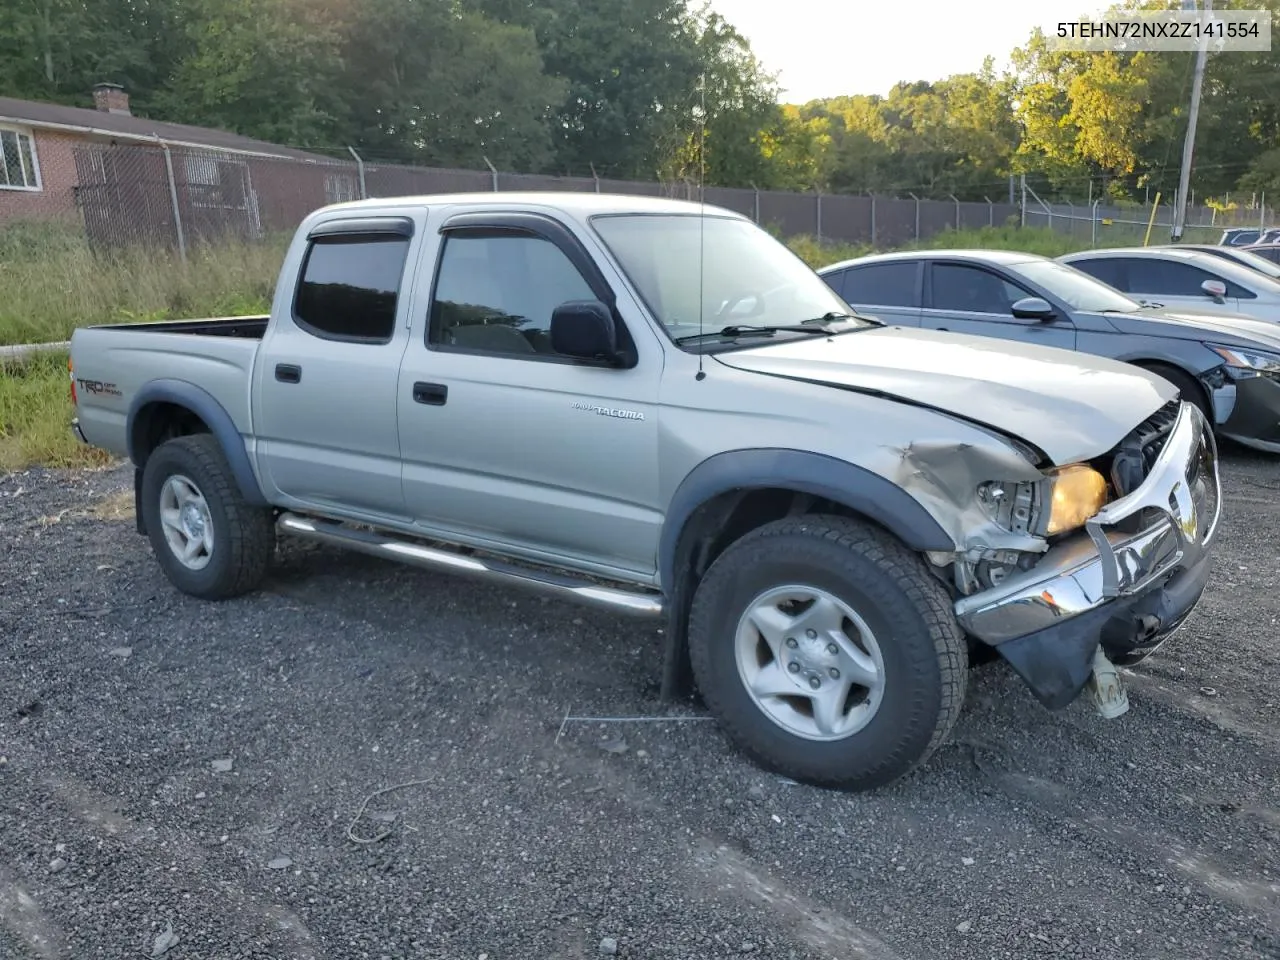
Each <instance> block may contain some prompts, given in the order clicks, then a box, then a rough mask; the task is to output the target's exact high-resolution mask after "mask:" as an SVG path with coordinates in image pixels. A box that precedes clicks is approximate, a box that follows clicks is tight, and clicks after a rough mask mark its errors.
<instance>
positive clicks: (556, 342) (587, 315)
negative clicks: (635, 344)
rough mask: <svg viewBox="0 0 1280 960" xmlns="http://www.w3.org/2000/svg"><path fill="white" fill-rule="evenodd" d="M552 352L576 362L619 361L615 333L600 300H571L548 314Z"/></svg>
mask: <svg viewBox="0 0 1280 960" xmlns="http://www.w3.org/2000/svg"><path fill="white" fill-rule="evenodd" d="M551 349H553V350H554V351H555V352H556V353H558V354H561V355H562V356H566V357H575V358H576V359H578V360H595V361H603V362H607V363H617V362H618V330H617V328H616V327H615V326H614V323H613V314H612V313H610V312H609V308H608V307H606V306H605V305H604V304H603V303H601V302H600V301H599V300H570V301H569V302H568V303H562V304H560V306H558V307H556V308H555V310H553V311H552V312H551Z"/></svg>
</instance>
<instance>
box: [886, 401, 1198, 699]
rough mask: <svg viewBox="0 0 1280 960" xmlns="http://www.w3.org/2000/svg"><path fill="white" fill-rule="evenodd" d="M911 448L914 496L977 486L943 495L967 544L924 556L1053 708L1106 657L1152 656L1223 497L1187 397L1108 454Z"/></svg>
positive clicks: (1173, 624) (1190, 600) (972, 622)
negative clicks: (1052, 461)
mask: <svg viewBox="0 0 1280 960" xmlns="http://www.w3.org/2000/svg"><path fill="white" fill-rule="evenodd" d="M911 453H912V454H913V455H912V457H911V466H910V468H909V469H908V471H907V472H910V473H911V474H912V476H911V477H910V478H906V477H903V478H902V479H903V480H910V481H913V482H914V485H915V492H916V494H917V495H918V496H919V495H920V494H921V491H922V489H924V488H930V489H932V490H933V491H934V492H935V495H937V496H940V495H941V492H942V489H943V488H947V489H949V490H950V491H952V492H953V494H952V495H953V496H954V491H955V490H957V489H960V488H962V486H963V485H965V484H970V485H969V486H968V489H970V490H976V495H975V497H974V502H973V504H972V505H970V506H969V507H967V508H965V509H964V510H963V511H961V512H960V513H958V514H956V513H955V506H954V501H953V502H952V507H951V509H952V512H953V515H954V516H955V521H954V522H955V524H956V526H957V529H956V530H954V531H949V532H952V533H953V535H955V536H956V542H957V543H959V544H962V545H964V547H965V548H966V549H965V552H963V553H960V554H957V555H955V556H953V557H946V558H944V557H943V556H941V555H938V556H931V559H932V560H933V562H934V563H935V564H937V565H939V566H941V565H942V564H943V563H944V561H950V562H951V570H952V576H953V577H954V580H955V589H956V592H957V593H958V594H959V598H958V599H957V601H956V603H955V613H956V617H957V619H958V621H959V623H960V625H961V626H962V628H963V629H964V630H965V631H966V632H967V633H968V634H969V635H970V636H971V637H972V638H974V639H975V640H976V641H978V642H980V643H983V644H986V645H989V646H991V647H993V648H995V649H996V650H997V651H998V652H999V653H1000V655H1001V656H1002V657H1003V658H1004V659H1005V660H1006V661H1008V662H1009V664H1010V665H1011V666H1012V667H1013V668H1014V670H1015V671H1017V673H1018V674H1019V675H1020V676H1021V677H1022V678H1023V680H1024V681H1025V682H1026V683H1027V684H1028V686H1029V687H1030V688H1031V690H1032V691H1033V693H1034V694H1035V696H1036V697H1037V698H1038V699H1039V700H1040V702H1041V703H1043V704H1044V705H1045V706H1046V707H1048V708H1050V709H1058V708H1061V707H1064V706H1066V705H1067V704H1068V703H1070V702H1072V701H1073V700H1074V699H1075V698H1076V697H1077V696H1079V694H1080V692H1081V691H1082V690H1083V688H1084V687H1085V685H1086V683H1088V682H1089V680H1090V677H1091V676H1092V677H1094V678H1095V680H1099V678H1100V677H1102V678H1106V677H1111V678H1113V679H1114V670H1113V669H1111V663H1118V664H1121V665H1127V664H1131V663H1135V662H1137V661H1138V660H1141V659H1143V658H1144V657H1145V656H1147V655H1148V654H1150V653H1151V652H1152V651H1153V650H1154V649H1155V648H1156V647H1157V646H1159V644H1161V643H1162V642H1163V641H1164V640H1165V639H1166V638H1167V637H1168V636H1170V635H1171V634H1172V633H1173V632H1174V631H1175V630H1176V629H1177V628H1178V627H1179V626H1180V625H1181V624H1182V622H1183V621H1184V620H1185V619H1186V617H1187V615H1188V614H1189V613H1190V612H1191V610H1192V609H1193V608H1194V607H1195V605H1196V603H1197V602H1198V601H1199V599H1200V596H1201V594H1202V593H1203V591H1204V588H1205V584H1206V582H1207V580H1208V576H1209V567H1210V559H1209V551H1208V547H1209V544H1210V541H1211V540H1212V538H1213V536H1214V533H1215V531H1216V529H1217V526H1218V521H1219V518H1220V515H1221V499H1222V498H1221V485H1220V480H1219V475H1218V455H1217V447H1216V445H1215V443H1214V438H1213V430H1212V427H1211V426H1210V424H1209V423H1208V422H1207V421H1206V419H1205V418H1204V416H1203V415H1202V414H1201V413H1200V412H1199V410H1197V409H1196V408H1195V407H1194V406H1193V405H1192V404H1189V403H1180V402H1179V401H1176V400H1175V401H1171V402H1170V403H1169V404H1167V405H1166V406H1165V407H1163V408H1161V409H1160V410H1159V411H1157V412H1156V413H1155V414H1153V415H1152V416H1151V417H1149V418H1148V419H1147V420H1145V421H1143V423H1142V424H1140V425H1139V426H1138V427H1137V428H1135V429H1134V430H1133V431H1132V432H1131V433H1130V434H1129V435H1128V436H1127V437H1126V438H1125V439H1124V440H1123V441H1122V442H1121V443H1120V444H1119V445H1118V446H1117V447H1116V448H1115V449H1114V450H1113V451H1111V453H1110V454H1108V455H1107V456H1106V457H1102V458H1099V459H1097V460H1094V461H1092V462H1090V463H1088V464H1072V465H1070V466H1067V467H1063V468H1059V469H1057V470H1053V471H1046V472H1041V471H1039V470H1037V469H1035V468H1034V467H1030V461H1029V460H1028V461H1024V462H1023V463H1022V465H1021V467H1018V466H1017V465H1015V464H1014V463H1012V462H1010V463H999V464H997V463H987V462H983V460H984V459H990V458H991V457H992V456H998V455H996V454H984V455H983V457H982V458H978V459H977V461H976V462H975V461H974V458H965V457H957V456H956V451H955V449H954V447H953V448H952V452H951V457H950V458H946V459H944V458H941V457H939V458H936V459H935V458H932V457H929V456H928V455H927V453H925V452H924V451H916V450H913V451H911ZM922 453H925V455H924V456H920V454H922ZM1011 459H1016V458H1013V457H1012V456H1011ZM922 461H923V464H922ZM905 463H906V461H905V459H904V464H905ZM928 464H936V465H935V466H928ZM943 464H947V466H945V467H944V466H942V465H943ZM939 470H945V471H946V475H937V474H936V471H939ZM957 471H959V472H962V473H964V474H965V476H963V477H961V476H956V475H955V473H956V472H957ZM983 474H985V476H986V477H992V476H997V477H1001V478H1002V479H1001V480H1000V481H990V480H984V479H982V478H981V477H982V475H983ZM908 485H910V483H909V484H908ZM939 506H941V504H939ZM959 528H963V529H959ZM1100 654H1105V656H1100ZM1099 682H1107V681H1105V679H1104V680H1102V681H1099ZM1100 705H1102V706H1103V707H1104V712H1105V709H1106V708H1105V704H1100ZM1116 712H1122V710H1116Z"/></svg>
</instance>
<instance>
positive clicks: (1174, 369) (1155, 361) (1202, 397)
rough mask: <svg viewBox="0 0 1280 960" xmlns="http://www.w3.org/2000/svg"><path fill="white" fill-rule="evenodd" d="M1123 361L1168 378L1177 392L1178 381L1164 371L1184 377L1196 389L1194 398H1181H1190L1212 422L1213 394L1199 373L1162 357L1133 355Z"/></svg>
mask: <svg viewBox="0 0 1280 960" xmlns="http://www.w3.org/2000/svg"><path fill="white" fill-rule="evenodd" d="M1125 362H1126V363H1129V364H1131V365H1132V366H1135V367H1140V368H1141V369H1143V370H1145V371H1147V372H1148V373H1154V374H1155V375H1156V376H1158V377H1164V379H1166V380H1169V382H1170V383H1172V384H1173V385H1174V386H1175V387H1179V392H1181V386H1180V384H1179V383H1178V381H1177V380H1171V379H1170V378H1169V377H1168V376H1166V374H1165V373H1164V371H1168V372H1169V373H1172V374H1174V376H1175V377H1179V378H1182V379H1185V380H1186V381H1187V382H1189V383H1191V384H1193V385H1194V389H1195V390H1196V398H1195V399H1194V400H1193V399H1192V398H1190V397H1184V398H1183V399H1184V400H1190V401H1191V402H1192V403H1195V404H1196V405H1197V406H1199V407H1200V409H1201V411H1203V412H1204V413H1205V414H1206V416H1208V417H1209V418H1210V422H1212V420H1213V416H1214V413H1215V407H1216V404H1215V403H1214V398H1213V394H1212V393H1211V392H1210V391H1209V388H1208V387H1207V386H1206V385H1205V382H1204V380H1203V378H1202V375H1201V374H1200V373H1197V372H1196V371H1195V370H1192V369H1190V368H1189V367H1186V366H1183V365H1182V364H1180V363H1178V362H1177V361H1176V360H1170V359H1168V358H1164V357H1146V356H1143V357H1133V358H1130V359H1128V360H1126V361H1125Z"/></svg>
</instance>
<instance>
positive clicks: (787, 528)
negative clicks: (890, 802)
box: [689, 514, 969, 789]
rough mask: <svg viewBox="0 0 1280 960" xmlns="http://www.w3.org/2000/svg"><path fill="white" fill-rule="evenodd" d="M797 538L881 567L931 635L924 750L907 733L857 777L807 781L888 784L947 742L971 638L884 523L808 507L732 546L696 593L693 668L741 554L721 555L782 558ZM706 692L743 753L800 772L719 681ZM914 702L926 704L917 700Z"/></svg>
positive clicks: (697, 670)
mask: <svg viewBox="0 0 1280 960" xmlns="http://www.w3.org/2000/svg"><path fill="white" fill-rule="evenodd" d="M797 537H803V538H806V539H812V540H818V541H825V542H826V543H829V544H832V545H835V546H838V547H840V548H841V549H842V550H845V551H848V552H849V554H850V555H854V554H856V555H858V556H860V557H861V558H863V559H865V560H867V561H869V562H871V563H872V564H874V565H875V566H877V567H878V568H879V569H880V570H881V571H883V572H884V573H885V574H887V575H888V576H889V577H890V578H891V579H892V580H893V582H894V584H895V585H896V586H897V587H898V588H899V589H900V590H901V591H902V592H903V593H904V594H905V595H906V597H907V599H908V600H909V601H910V603H911V604H912V605H913V606H914V608H915V613H916V614H917V615H918V616H920V618H921V619H922V620H923V622H924V625H925V628H926V629H927V631H928V633H929V636H930V638H931V639H932V641H933V653H934V655H935V656H936V658H937V666H938V670H939V673H940V675H941V704H940V708H939V710H938V714H937V717H936V719H935V720H934V724H933V730H932V734H931V736H930V738H929V741H928V744H927V746H926V747H925V748H924V750H923V751H919V752H917V753H916V755H915V756H914V757H911V756H907V755H906V754H907V751H908V749H909V747H910V744H909V742H908V738H906V737H903V738H901V739H900V740H899V743H898V744H897V746H896V747H895V749H893V750H892V751H891V752H890V753H889V754H888V755H887V756H885V757H884V758H883V759H882V760H881V762H880V763H879V764H877V765H876V766H874V767H873V768H870V769H866V770H863V771H861V772H859V773H858V774H857V775H856V777H853V778H851V777H850V776H849V775H847V774H841V773H837V772H834V771H833V772H831V773H830V774H829V775H826V776H821V775H820V776H817V777H815V776H813V775H812V774H811V773H808V774H805V775H804V776H803V779H804V780H805V781H806V782H808V783H813V784H815V785H818V786H826V787H834V788H847V787H854V788H856V789H871V788H874V787H877V786H882V785H884V784H886V783H888V782H890V781H893V780H897V779H899V778H900V777H902V776H905V775H906V774H907V773H909V772H910V771H911V770H914V769H915V768H917V767H919V766H920V765H921V764H923V763H925V762H926V761H927V760H928V759H929V758H930V757H931V756H932V755H933V754H934V753H935V752H936V751H937V749H938V748H939V747H940V746H941V745H942V744H943V743H944V742H945V740H946V738H947V737H948V735H949V734H950V732H951V730H952V728H953V727H954V726H955V723H956V721H957V720H958V718H959V716H960V711H961V708H962V707H963V705H964V699H965V691H966V686H967V683H968V673H969V670H968V647H967V642H966V640H965V637H964V635H963V633H962V632H961V630H960V627H959V625H958V624H957V623H956V619H955V614H954V611H953V609H952V604H951V598H950V597H949V596H948V595H947V592H946V590H945V589H944V588H943V586H942V584H941V583H940V582H939V581H938V580H937V579H936V578H934V577H933V576H932V575H930V573H929V572H928V570H926V569H925V567H924V565H923V561H922V560H921V558H920V557H919V556H917V555H916V554H915V553H913V552H912V551H911V550H909V549H908V548H907V547H906V546H905V545H904V544H902V543H901V541H899V540H898V539H897V538H895V537H894V536H893V535H892V534H890V533H889V532H888V531H886V530H884V529H883V528H880V527H877V526H874V525H872V524H870V523H866V522H862V521H859V520H856V519H852V518H849V517H844V516H837V515H825V514H809V515H802V516H797V517H789V518H785V519H782V520H777V521H774V522H772V523H768V524H765V525H764V526H761V527H758V528H757V529H755V530H753V531H752V532H750V533H748V534H745V535H744V536H743V537H742V538H740V539H739V540H737V541H736V542H735V543H733V544H732V545H730V547H729V548H727V549H726V550H725V551H724V552H723V553H722V554H721V555H720V557H718V558H717V560H716V562H715V563H713V564H712V565H711V568H710V569H709V570H708V571H707V574H706V576H705V577H704V578H703V581H702V583H701V584H700V585H699V589H698V592H697V594H696V595H695V597H694V601H693V606H692V609H691V612H690V626H689V634H690V636H689V639H690V643H689V651H690V658H691V660H692V666H693V670H694V675H695V677H705V676H706V675H707V673H708V669H709V662H708V660H709V656H710V654H711V651H712V649H713V644H712V643H710V642H708V640H709V638H708V637H706V636H704V635H702V631H703V630H704V629H705V627H706V625H707V617H705V616H703V615H702V614H703V613H704V610H703V608H704V607H705V606H706V605H708V604H709V603H710V602H711V598H712V596H713V595H714V594H715V593H716V592H717V591H718V590H719V589H720V582H721V581H724V580H727V579H729V578H731V577H732V576H733V575H734V574H735V573H736V571H735V569H734V567H735V566H736V562H737V561H736V560H731V561H730V562H727V563H721V561H722V560H725V558H729V557H735V558H736V557H737V556H743V555H745V554H748V553H752V554H756V555H757V557H758V559H760V560H777V559H778V558H780V557H783V556H785V554H786V552H787V551H788V550H789V549H795V546H796V544H797V543H800V544H802V543H803V541H797V540H796V539H795V538H797ZM787 540H791V543H790V544H788V543H785V542H784V541H787ZM699 686H700V687H701V686H702V685H701V684H700V685H699ZM701 693H702V695H703V697H704V699H705V700H706V701H707V705H708V706H709V707H710V708H711V710H712V711H713V713H715V714H716V715H717V716H718V717H719V718H720V723H721V725H722V726H723V727H724V729H725V732H726V733H727V734H728V736H729V737H730V739H732V740H733V741H734V742H735V743H736V744H738V745H739V746H740V747H741V748H742V749H743V750H744V752H745V753H747V754H748V755H749V756H750V757H752V759H754V760H755V761H756V762H758V763H760V764H761V765H763V766H765V767H766V768H768V769H771V770H774V771H777V772H779V773H783V774H784V775H787V776H792V777H793V778H795V779H801V777H800V776H797V773H798V771H796V770H795V769H794V767H793V765H792V764H791V763H790V762H789V758H788V757H787V756H785V755H771V754H767V753H764V752H762V751H761V750H760V749H759V748H757V747H756V746H755V744H754V743H753V741H752V739H751V738H750V737H749V736H747V735H746V734H745V732H744V731H743V730H741V729H737V728H736V727H735V725H734V723H733V721H732V720H731V719H729V718H728V717H727V716H726V714H725V713H724V712H723V711H722V710H721V709H720V704H719V703H718V702H717V700H718V696H717V692H716V691H715V690H714V688H713V689H710V690H708V689H702V690H701ZM916 709H917V711H918V710H919V709H920V705H919V704H917V705H916ZM917 716H918V712H917Z"/></svg>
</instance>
